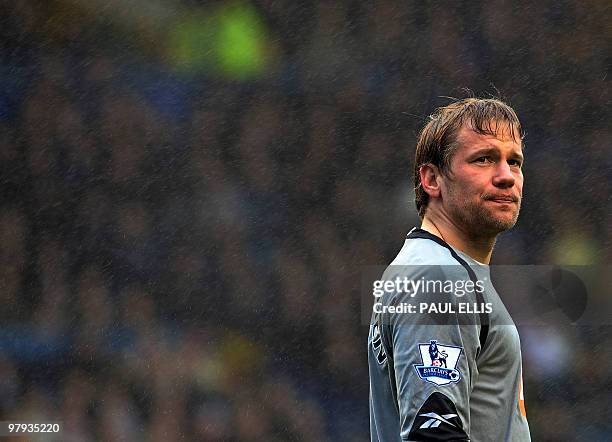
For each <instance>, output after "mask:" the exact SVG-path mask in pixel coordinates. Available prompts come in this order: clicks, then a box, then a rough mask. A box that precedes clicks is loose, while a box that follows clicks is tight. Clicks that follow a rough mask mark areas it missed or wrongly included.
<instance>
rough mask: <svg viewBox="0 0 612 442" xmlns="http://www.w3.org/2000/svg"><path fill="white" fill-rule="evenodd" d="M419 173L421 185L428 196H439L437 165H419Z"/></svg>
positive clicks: (439, 176) (439, 177)
mask: <svg viewBox="0 0 612 442" xmlns="http://www.w3.org/2000/svg"><path fill="white" fill-rule="evenodd" d="M419 175H420V177H421V187H423V190H424V191H425V193H427V195H429V197H430V198H438V197H439V196H440V180H441V178H442V177H441V175H440V169H439V168H438V166H436V165H434V164H431V163H427V164H423V165H422V166H421V167H419Z"/></svg>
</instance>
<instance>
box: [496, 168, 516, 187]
mask: <svg viewBox="0 0 612 442" xmlns="http://www.w3.org/2000/svg"><path fill="white" fill-rule="evenodd" d="M515 180H516V178H515V177H514V175H513V174H512V170H511V169H510V165H509V164H508V163H507V162H506V161H500V162H499V165H498V167H497V168H496V170H495V176H493V185H494V186H495V187H500V188H502V189H507V188H509V187H512V186H514V182H515Z"/></svg>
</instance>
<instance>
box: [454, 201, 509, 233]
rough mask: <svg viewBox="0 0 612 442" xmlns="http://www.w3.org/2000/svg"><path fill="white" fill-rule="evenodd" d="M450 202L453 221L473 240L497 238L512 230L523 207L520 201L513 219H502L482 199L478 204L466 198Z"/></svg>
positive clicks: (505, 217) (506, 217)
mask: <svg viewBox="0 0 612 442" xmlns="http://www.w3.org/2000/svg"><path fill="white" fill-rule="evenodd" d="M450 201H452V203H451V204H449V212H450V215H451V217H452V219H454V220H455V221H456V222H457V223H458V224H459V226H460V227H461V228H462V229H464V230H465V231H466V232H467V233H468V234H469V235H470V236H471V237H473V238H482V237H489V238H490V237H495V236H497V235H499V234H500V233H502V232H505V231H506V230H509V229H511V228H512V227H514V225H515V224H516V221H517V219H518V215H519V212H520V207H521V201H520V199H519V201H518V202H517V203H516V204H517V207H516V210H515V211H514V214H513V215H512V217H508V216H504V217H500V216H496V213H495V212H494V211H493V210H491V209H490V208H489V207H487V201H485V200H484V199H482V198H481V199H480V201H479V202H477V203H475V202H473V201H470V200H467V199H465V198H451V199H450Z"/></svg>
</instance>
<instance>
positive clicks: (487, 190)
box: [441, 126, 523, 237]
mask: <svg viewBox="0 0 612 442" xmlns="http://www.w3.org/2000/svg"><path fill="white" fill-rule="evenodd" d="M500 132H501V135H500V138H496V137H494V136H489V135H480V134H477V133H476V132H474V131H473V130H472V129H471V128H469V127H466V126H464V127H463V128H461V130H460V131H459V135H458V138H457V141H458V144H459V147H458V148H457V150H456V151H455V153H454V154H453V156H452V160H451V164H450V171H449V172H447V173H445V174H444V179H443V181H442V184H441V196H442V204H443V207H444V209H445V211H446V212H447V215H448V216H449V217H450V219H451V220H452V221H453V222H454V223H456V224H457V226H458V227H459V228H461V229H462V230H464V231H466V232H467V233H469V234H470V235H472V236H475V237H479V236H490V235H497V234H498V233H500V232H503V231H504V230H508V229H509V228H511V227H512V226H514V224H515V223H516V220H517V218H518V214H519V210H520V207H521V197H522V194H523V172H522V170H521V168H522V165H523V153H522V145H521V144H520V142H517V141H515V140H513V139H512V137H511V136H510V135H509V134H508V135H507V136H504V135H503V134H504V131H500ZM506 133H507V131H506Z"/></svg>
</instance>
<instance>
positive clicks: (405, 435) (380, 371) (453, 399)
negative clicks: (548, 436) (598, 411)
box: [368, 229, 531, 442]
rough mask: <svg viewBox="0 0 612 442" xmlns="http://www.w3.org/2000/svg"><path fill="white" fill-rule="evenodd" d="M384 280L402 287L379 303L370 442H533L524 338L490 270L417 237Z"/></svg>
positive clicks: (372, 340)
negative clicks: (525, 391) (526, 401)
mask: <svg viewBox="0 0 612 442" xmlns="http://www.w3.org/2000/svg"><path fill="white" fill-rule="evenodd" d="M407 280H409V281H413V282H412V283H410V284H406V281H407ZM381 281H383V282H384V281H400V282H402V283H403V285H396V286H394V287H393V288H392V289H391V287H389V286H387V287H386V289H387V290H384V291H380V290H379V291H378V293H377V294H376V295H377V297H376V298H375V299H376V302H377V303H378V305H377V306H375V309H374V311H375V313H374V314H373V316H372V321H371V325H370V331H369V335H368V363H369V370H370V429H371V440H372V441H381V442H395V441H474V442H489V441H494V442H501V441H517V442H518V441H530V440H531V438H530V435H529V426H528V424H527V419H526V417H525V407H524V399H523V391H522V373H521V370H522V366H521V348H520V341H519V335H518V331H517V329H516V326H515V325H514V323H513V321H512V319H511V318H510V315H509V314H508V311H507V310H506V308H505V307H504V305H503V303H502V301H501V299H500V298H499V295H498V294H497V292H496V291H495V289H494V288H493V285H492V284H491V279H490V274H489V267H488V266H485V265H482V264H479V263H477V262H476V261H474V260H472V259H471V258H470V257H469V256H467V255H465V254H463V253H461V252H459V251H458V250H456V249H453V248H452V247H450V246H449V245H448V244H446V243H445V242H444V241H442V240H441V239H439V238H437V237H435V236H434V235H431V234H430V233H428V232H426V231H424V230H421V229H413V230H412V231H411V232H410V234H409V235H408V238H407V239H406V242H405V244H404V247H403V248H402V250H401V251H400V253H399V255H398V256H397V257H396V259H395V260H394V261H393V263H392V264H391V265H390V266H389V267H388V268H387V270H386V271H385V274H384V275H383V277H382V279H381ZM419 281H420V282H419ZM415 283H416V285H415ZM419 284H420V285H419ZM378 287H379V288H380V287H383V285H382V284H380V285H379V286H378ZM470 288H471V289H473V290H469V289H470ZM381 292H382V294H381ZM411 306H412V307H411Z"/></svg>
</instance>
